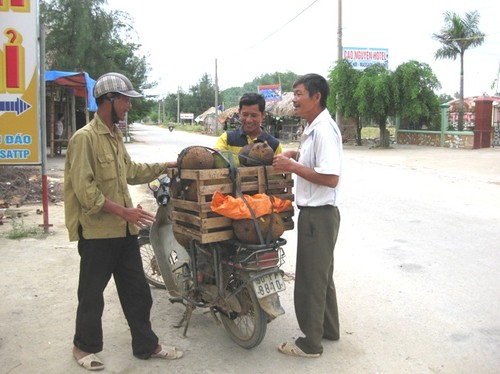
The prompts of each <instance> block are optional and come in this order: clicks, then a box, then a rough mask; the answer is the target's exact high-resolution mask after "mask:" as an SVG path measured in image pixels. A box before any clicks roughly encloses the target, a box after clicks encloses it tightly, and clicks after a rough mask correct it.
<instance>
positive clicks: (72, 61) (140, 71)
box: [40, 0, 153, 120]
mask: <svg viewBox="0 0 500 374" xmlns="http://www.w3.org/2000/svg"><path fill="white" fill-rule="evenodd" d="M104 4H106V0H48V1H44V0H42V1H41V2H40V18H41V22H42V23H43V24H44V25H45V27H46V40H45V50H46V54H45V60H46V62H45V65H46V68H47V70H66V71H81V70H84V71H86V72H88V73H89V74H90V75H91V76H92V77H94V78H95V79H97V78H98V77H99V76H101V75H102V74H104V73H107V72H110V71H116V72H119V73H122V74H124V75H126V76H127V77H128V78H130V80H131V81H132V83H133V85H134V87H135V88H136V89H137V90H139V91H142V90H144V89H148V88H151V87H152V86H153V85H152V84H150V83H148V82H147V78H148V77H147V74H148V71H149V66H148V64H147V61H146V58H145V57H144V56H140V55H139V54H138V50H139V47H140V45H139V44H136V43H133V42H131V41H126V40H130V37H131V35H132V33H131V32H132V31H133V28H132V26H131V21H130V16H129V15H128V14H127V13H125V12H120V11H117V12H110V13H107V12H106V11H105V10H104V9H103V5H104ZM149 106H150V103H149V102H148V101H146V100H144V99H141V100H137V99H136V100H134V110H133V111H131V112H130V117H129V119H130V120H134V119H137V118H141V117H142V116H143V115H145V114H146V113H147V112H148V111H149Z"/></svg>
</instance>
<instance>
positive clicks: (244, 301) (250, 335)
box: [220, 275, 267, 349]
mask: <svg viewBox="0 0 500 374" xmlns="http://www.w3.org/2000/svg"><path fill="white" fill-rule="evenodd" d="M226 279H227V285H226V291H227V292H228V293H231V292H232V291H233V290H235V289H237V288H238V287H239V286H240V285H241V284H243V283H244V281H243V280H242V279H241V278H239V277H238V276H237V275H231V276H229V277H226ZM235 297H236V298H237V299H238V302H239V304H240V305H241V312H240V313H238V315H237V316H236V317H235V318H230V317H228V316H226V315H224V314H222V313H221V314H220V318H221V321H222V324H223V325H224V328H225V329H226V331H227V333H228V334H229V336H230V337H231V339H232V340H233V341H234V342H235V343H236V344H238V345H239V346H241V347H243V348H246V349H250V348H254V347H256V346H258V345H259V344H260V343H261V342H262V340H263V339H264V336H265V335H266V329H267V316H266V313H265V312H264V311H263V310H262V308H261V307H260V304H259V300H258V299H257V296H255V292H254V290H253V288H252V286H251V285H247V286H246V287H245V288H243V290H241V292H239V293H238V294H237V295H236V296H235Z"/></svg>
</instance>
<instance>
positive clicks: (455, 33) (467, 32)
mask: <svg viewBox="0 0 500 374" xmlns="http://www.w3.org/2000/svg"><path fill="white" fill-rule="evenodd" d="M444 21H445V26H444V27H443V28H442V29H441V33H440V34H433V36H434V39H436V40H437V41H439V42H440V43H441V44H442V47H441V48H439V49H438V50H437V51H436V53H435V54H434V58H435V59H444V58H447V59H453V60H456V58H457V55H458V56H460V101H459V106H458V130H463V129H464V54H465V51H466V50H467V49H469V48H471V47H476V46H479V45H481V44H483V42H484V34H483V33H482V32H481V31H479V27H478V26H479V13H478V12H477V11H473V12H470V13H465V17H464V18H463V19H462V18H460V16H459V15H458V14H456V13H455V12H446V13H444Z"/></svg>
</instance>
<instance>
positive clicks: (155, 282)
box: [139, 237, 167, 289]
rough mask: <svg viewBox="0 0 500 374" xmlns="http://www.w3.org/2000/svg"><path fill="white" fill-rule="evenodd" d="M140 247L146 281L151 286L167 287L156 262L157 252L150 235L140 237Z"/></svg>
mask: <svg viewBox="0 0 500 374" xmlns="http://www.w3.org/2000/svg"><path fill="white" fill-rule="evenodd" d="M139 248H140V251H141V258H142V267H143V269H144V275H145V276H146V281H147V282H148V283H149V284H150V285H151V286H154V287H157V288H163V289H166V288H167V287H166V286H165V282H164V281H163V277H162V276H161V273H160V268H159V266H158V263H157V262H156V257H155V253H154V251H153V247H152V246H151V243H150V241H149V238H148V237H142V238H139Z"/></svg>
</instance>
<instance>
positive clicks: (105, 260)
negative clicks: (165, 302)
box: [73, 236, 158, 358]
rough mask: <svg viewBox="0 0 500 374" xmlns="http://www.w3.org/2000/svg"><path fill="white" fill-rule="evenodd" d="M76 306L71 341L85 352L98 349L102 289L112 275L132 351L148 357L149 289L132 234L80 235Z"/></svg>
mask: <svg viewBox="0 0 500 374" xmlns="http://www.w3.org/2000/svg"><path fill="white" fill-rule="evenodd" d="M78 252H79V254H80V278H79V285H78V309H77V313H76V331H75V337H74V340H73V343H74V345H75V346H76V347H78V348H79V349H81V350H82V351H85V352H90V353H97V352H100V351H102V348H103V337H102V321H101V317H102V313H103V310H104V297H103V292H104V289H105V288H106V286H107V284H108V282H109V280H110V278H111V275H113V277H114V280H115V284H116V289H117V291H118V296H119V298H120V303H121V306H122V309H123V313H124V314H125V318H126V319H127V322H128V325H129V327H130V333H131V335H132V352H133V354H134V355H135V356H137V357H140V358H148V357H149V356H150V355H151V353H152V352H153V351H154V350H155V349H156V346H157V344H158V337H157V336H156V334H155V333H154V332H153V330H152V328H151V322H150V311H151V306H152V305H153V299H152V297H151V290H150V288H149V286H148V284H147V283H146V278H145V276H144V271H143V268H142V260H141V255H140V251H139V245H138V243H137V237H136V236H127V237H125V238H116V239H80V241H79V242H78Z"/></svg>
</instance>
